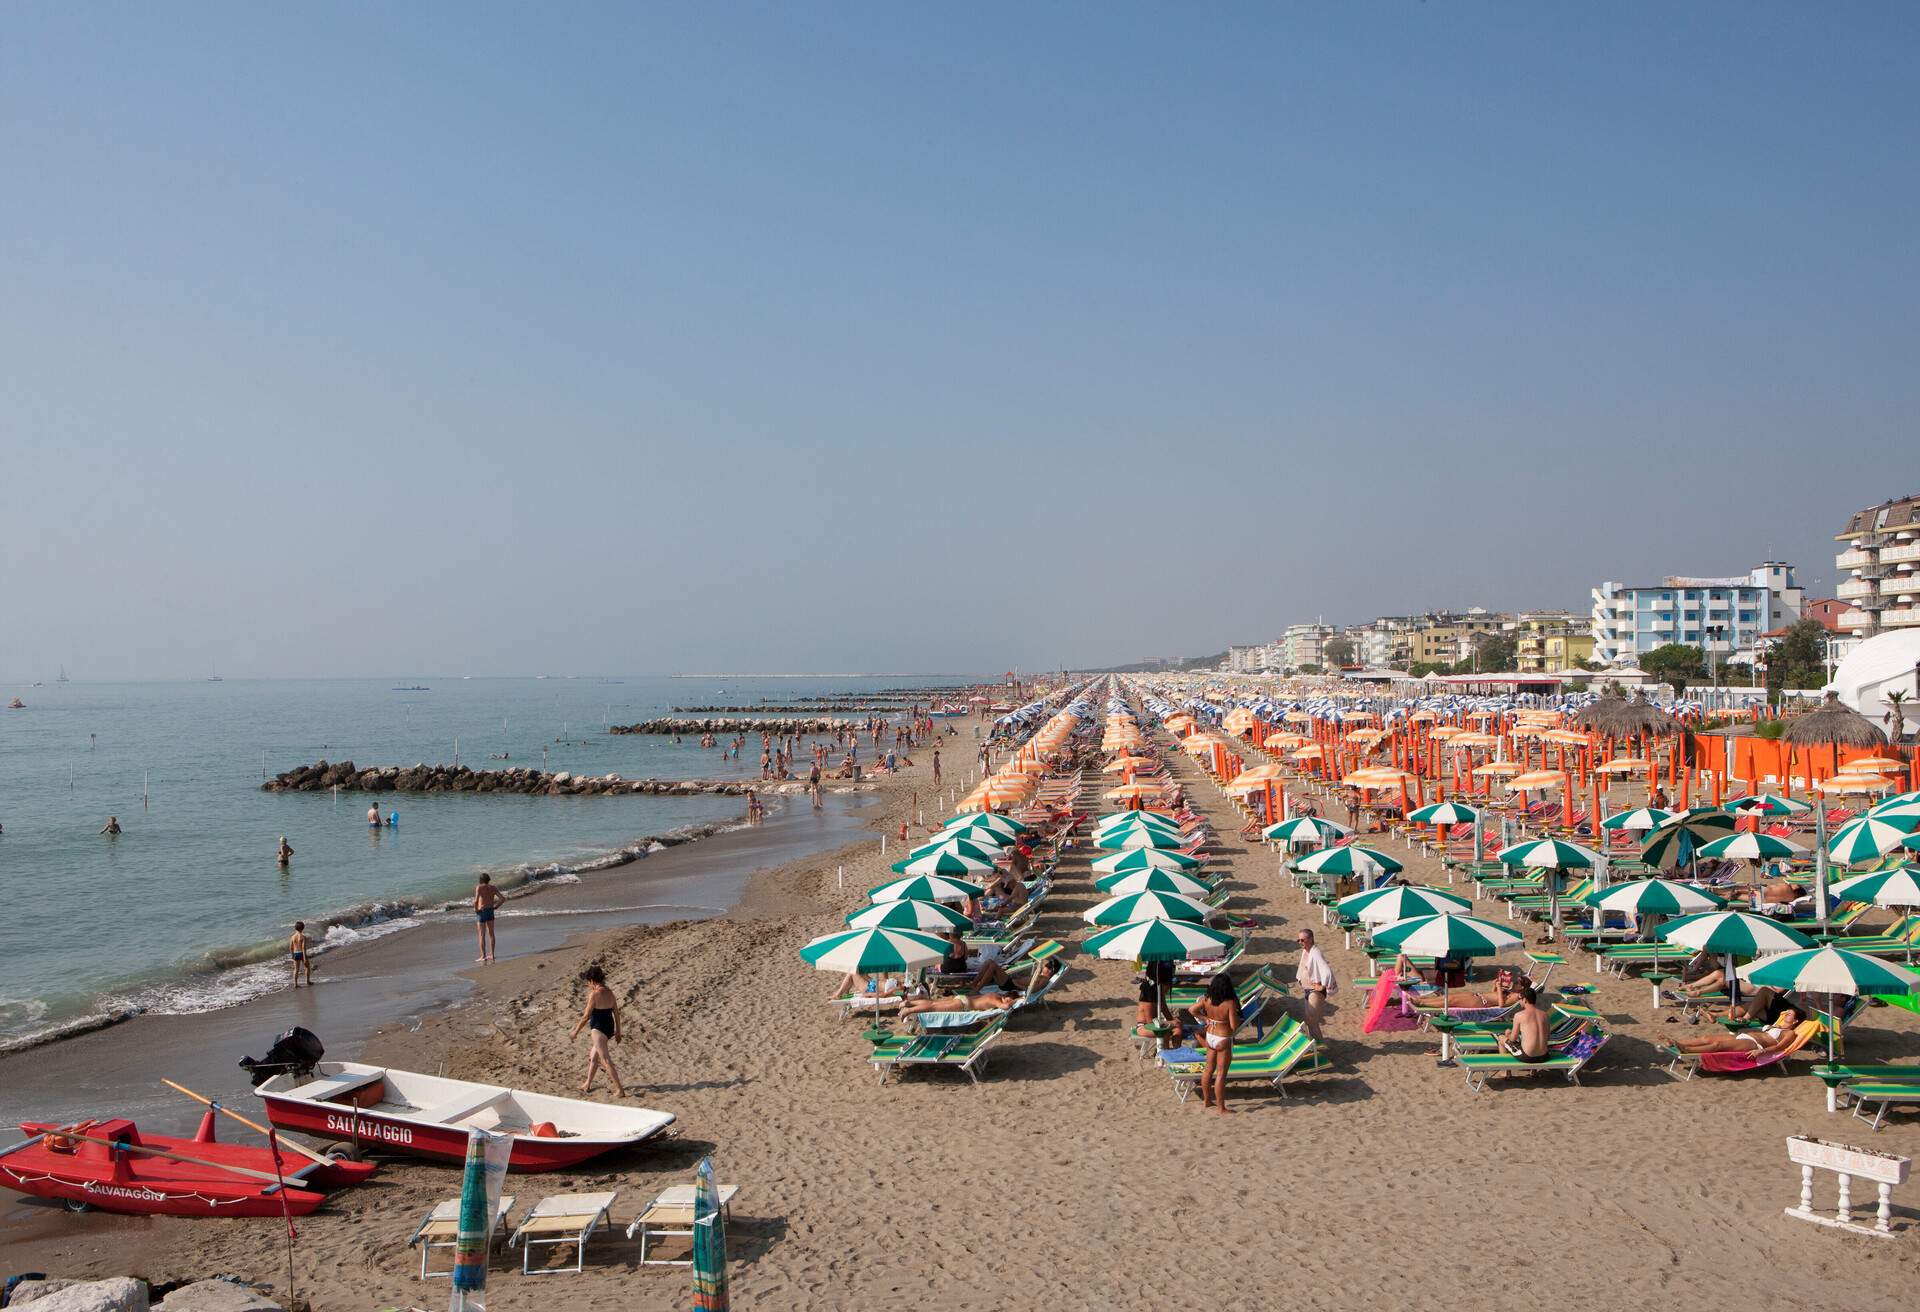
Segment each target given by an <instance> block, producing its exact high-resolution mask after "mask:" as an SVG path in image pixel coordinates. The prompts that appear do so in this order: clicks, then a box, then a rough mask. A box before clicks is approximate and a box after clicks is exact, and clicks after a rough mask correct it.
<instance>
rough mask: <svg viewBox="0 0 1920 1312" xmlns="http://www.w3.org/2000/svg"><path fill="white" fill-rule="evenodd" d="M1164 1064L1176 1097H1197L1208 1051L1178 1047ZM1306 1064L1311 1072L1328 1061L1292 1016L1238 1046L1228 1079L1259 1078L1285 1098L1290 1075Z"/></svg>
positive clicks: (1236, 1081) (1166, 1058)
mask: <svg viewBox="0 0 1920 1312" xmlns="http://www.w3.org/2000/svg"><path fill="white" fill-rule="evenodd" d="M1161 1064H1162V1066H1163V1067H1164V1068H1165V1070H1166V1072H1167V1074H1168V1075H1169V1076H1171V1077H1172V1079H1173V1092H1174V1096H1175V1097H1176V1098H1178V1099H1179V1100H1180V1101H1181V1102H1185V1101H1186V1100H1187V1099H1188V1098H1190V1097H1192V1096H1193V1091H1194V1090H1195V1089H1197V1088H1199V1087H1200V1076H1201V1074H1202V1072H1204V1071H1205V1070H1206V1059H1205V1054H1204V1053H1202V1052H1200V1050H1198V1049H1195V1048H1176V1049H1173V1050H1172V1051H1169V1052H1165V1053H1162V1054H1161ZM1302 1064H1304V1065H1305V1066H1306V1069H1307V1071H1309V1072H1311V1071H1316V1070H1321V1069H1323V1068H1324V1067H1325V1066H1326V1065H1327V1062H1326V1061H1325V1059H1324V1058H1323V1057H1322V1056H1321V1055H1320V1050H1319V1045H1317V1044H1316V1043H1314V1041H1313V1038H1312V1036H1311V1035H1309V1034H1308V1033H1307V1031H1306V1028H1305V1027H1304V1026H1303V1025H1301V1024H1300V1022H1299V1021H1297V1020H1294V1019H1293V1018H1292V1017H1288V1018H1287V1019H1286V1020H1285V1021H1283V1022H1281V1023H1280V1024H1278V1025H1276V1026H1274V1027H1273V1028H1272V1029H1271V1030H1269V1031H1267V1036H1266V1037H1265V1038H1264V1039H1261V1040H1260V1041H1258V1042H1256V1043H1243V1044H1237V1045H1235V1047H1234V1050H1233V1056H1232V1058H1231V1059H1229V1061H1228V1063H1227V1080H1228V1082H1229V1083H1244V1082H1246V1081H1248V1080H1259V1081H1262V1082H1264V1083H1266V1084H1269V1085H1271V1086H1272V1087H1273V1088H1275V1089H1278V1090H1279V1091H1280V1095H1281V1096H1282V1097H1290V1096H1291V1095H1290V1094H1288V1093H1287V1087H1286V1079H1287V1076H1289V1075H1291V1074H1293V1073H1294V1072H1295V1070H1296V1069H1297V1068H1299V1067H1300V1066H1301V1065H1302Z"/></svg>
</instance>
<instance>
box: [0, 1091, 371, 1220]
mask: <svg viewBox="0 0 1920 1312" xmlns="http://www.w3.org/2000/svg"><path fill="white" fill-rule="evenodd" d="M212 1123H213V1116H212V1113H208V1115H207V1117H206V1118H205V1119H203V1120H202V1122H201V1125H200V1133H199V1134H198V1135H196V1136H195V1137H194V1138H191V1139H179V1138H173V1137H170V1136H167V1135H157V1134H145V1135H143V1134H141V1133H140V1131H139V1130H138V1129H137V1128H135V1126H134V1123H133V1122H132V1121H129V1120H126V1119H125V1118H120V1117H116V1118H114V1119H112V1120H104V1121H81V1122H77V1123H75V1124H72V1125H50V1124H47V1123H44V1122H38V1121H23V1122H22V1123H21V1125H20V1129H21V1130H22V1131H23V1132H24V1133H25V1134H26V1135H27V1136H28V1137H27V1138H26V1139H24V1140H22V1141H21V1142H19V1143H16V1144H14V1145H12V1146H11V1147H9V1148H0V1185H4V1186H6V1187H7V1188H9V1189H17V1190H19V1191H20V1192H21V1193H23V1194H32V1195H34V1196H35V1197H38V1198H57V1199H60V1200H61V1201H63V1202H65V1203H66V1204H67V1206H68V1207H70V1208H72V1209H73V1210H74V1211H84V1210H86V1209H88V1208H90V1207H91V1208H98V1209H100V1210H101V1211H103V1212H128V1213H131V1214H133V1215H135V1216H280V1215H282V1214H283V1213H289V1214H291V1215H294V1216H305V1215H306V1214H307V1213H309V1212H311V1211H313V1209H314V1208H316V1207H318V1206H320V1204H321V1203H323V1202H325V1201H326V1194H325V1193H323V1192H321V1191H322V1190H324V1189H330V1188H340V1187H345V1186H347V1185H351V1184H357V1183H358V1182H360V1181H361V1180H364V1179H365V1178H366V1177H367V1176H368V1175H370V1174H372V1173H373V1171H374V1169H375V1167H374V1165H373V1164H372V1163H370V1162H350V1161H343V1160H339V1159H329V1160H328V1161H326V1162H314V1161H308V1160H306V1159H305V1158H302V1157H300V1156H299V1155H297V1154H296V1153H294V1152H293V1151H292V1150H291V1149H288V1148H282V1149H281V1151H280V1163H279V1168H278V1170H277V1171H276V1169H275V1165H274V1159H273V1151H272V1150H271V1149H269V1148H264V1147H261V1148H255V1147H252V1146H250V1145H246V1144H235V1143H221V1142H218V1141H217V1140H216V1139H215V1138H214V1136H213V1129H212ZM283 1182H284V1183H283Z"/></svg>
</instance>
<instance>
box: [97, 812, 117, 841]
mask: <svg viewBox="0 0 1920 1312" xmlns="http://www.w3.org/2000/svg"><path fill="white" fill-rule="evenodd" d="M100 832H101V833H103V834H105V835H107V836H108V837H109V838H118V837H119V836H120V817H119V816H117V815H110V816H108V817H107V822H106V823H105V824H104V825H101V826H100Z"/></svg>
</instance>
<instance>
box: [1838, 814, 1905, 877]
mask: <svg viewBox="0 0 1920 1312" xmlns="http://www.w3.org/2000/svg"><path fill="white" fill-rule="evenodd" d="M1916 829H1920V816H1877V815H1864V816H1861V817H1860V818H1859V819H1858V820H1853V821H1849V822H1848V823H1847V824H1844V825H1842V826H1841V827H1840V832H1839V833H1837V834H1835V835H1834V836H1833V838H1832V840H1831V841H1830V842H1828V844H1827V855H1828V856H1830V857H1832V858H1833V859H1834V860H1835V861H1838V862H1839V863H1840V864H1841V865H1843V866H1857V865H1861V864H1863V863H1865V862H1868V861H1878V860H1879V859H1880V858H1881V857H1883V856H1885V855H1886V854H1887V853H1889V852H1891V851H1893V850H1894V849H1895V848H1896V847H1899V846H1900V845H1901V843H1903V842H1904V841H1906V837H1907V835H1908V834H1911V833H1913V832H1914V831H1915V830H1916Z"/></svg>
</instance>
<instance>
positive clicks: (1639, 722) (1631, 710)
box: [1573, 688, 1680, 796]
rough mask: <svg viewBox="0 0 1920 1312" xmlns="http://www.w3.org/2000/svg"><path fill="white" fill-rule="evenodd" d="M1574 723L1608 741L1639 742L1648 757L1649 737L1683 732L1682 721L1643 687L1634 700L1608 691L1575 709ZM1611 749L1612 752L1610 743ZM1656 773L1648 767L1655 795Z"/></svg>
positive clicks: (1649, 753) (1651, 786) (1649, 781)
mask: <svg viewBox="0 0 1920 1312" xmlns="http://www.w3.org/2000/svg"><path fill="white" fill-rule="evenodd" d="M1573 723H1574V725H1575V726H1576V727H1578V728H1581V729H1587V730H1590V731H1591V732H1594V733H1597V734H1599V735H1600V736H1601V737H1603V738H1605V739H1606V740H1607V741H1608V743H1609V744H1611V743H1613V742H1623V743H1628V744H1637V745H1638V748H1639V754H1640V755H1642V756H1645V757H1648V758H1651V757H1652V756H1653V749H1652V745H1651V743H1650V742H1649V741H1648V740H1649V739H1651V738H1655V737H1658V736H1661V735H1665V734H1674V733H1678V732H1680V721H1678V720H1676V719H1674V718H1673V717H1672V716H1671V715H1669V714H1667V713H1666V712H1665V711H1663V710H1661V709H1660V708H1659V707H1658V706H1655V705H1654V704H1653V703H1652V702H1650V701H1648V700H1647V693H1646V690H1645V689H1644V688H1643V689H1641V690H1640V691H1639V692H1637V693H1635V694H1634V697H1633V700H1632V701H1628V700H1627V699H1626V698H1625V697H1616V696H1613V695H1612V694H1608V695H1607V696H1605V697H1602V698H1601V699H1600V700H1599V701H1597V702H1595V703H1594V704H1593V705H1591V706H1588V707H1586V708H1585V709H1584V710H1581V711H1578V712H1576V713H1575V715H1574V717H1573ZM1608 750H1609V752H1611V750H1612V749H1611V747H1610V746H1609V749H1608ZM1675 768H1676V770H1677V769H1678V766H1677V765H1676V767H1675ZM1655 773H1656V769H1655V767H1653V766H1649V767H1648V769H1647V790H1648V794H1649V796H1651V794H1652V790H1653V780H1654V775H1655Z"/></svg>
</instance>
